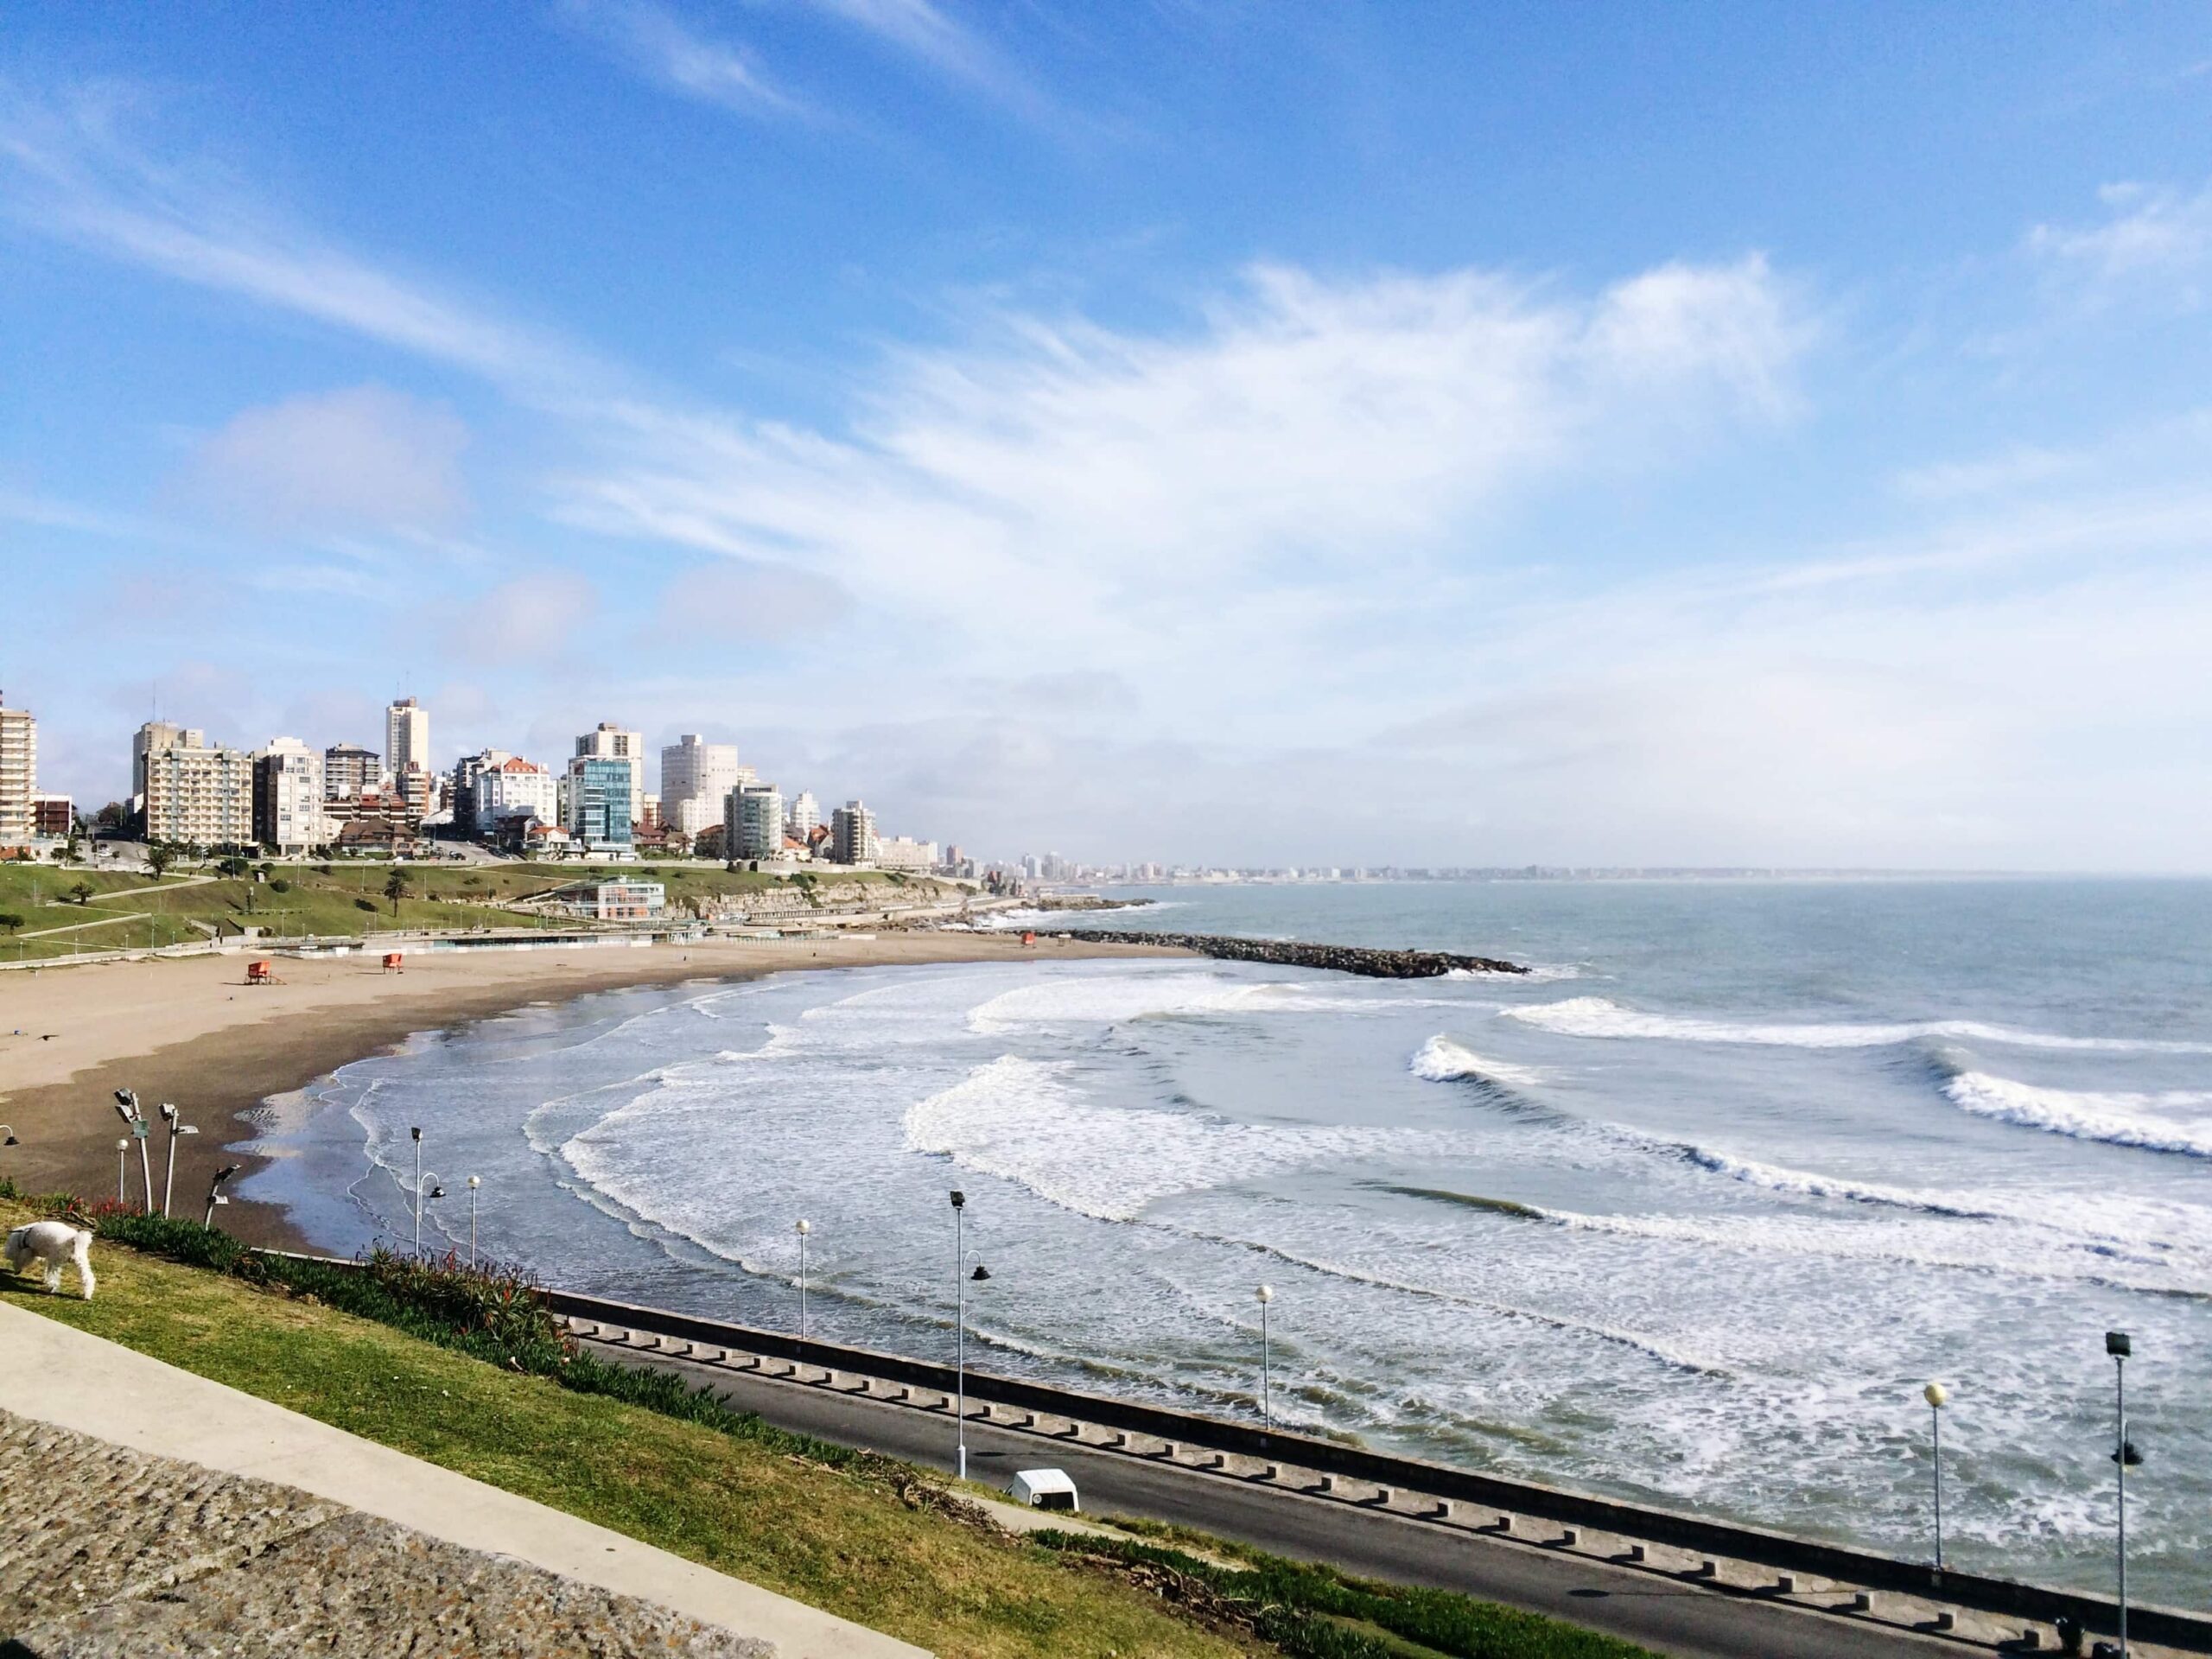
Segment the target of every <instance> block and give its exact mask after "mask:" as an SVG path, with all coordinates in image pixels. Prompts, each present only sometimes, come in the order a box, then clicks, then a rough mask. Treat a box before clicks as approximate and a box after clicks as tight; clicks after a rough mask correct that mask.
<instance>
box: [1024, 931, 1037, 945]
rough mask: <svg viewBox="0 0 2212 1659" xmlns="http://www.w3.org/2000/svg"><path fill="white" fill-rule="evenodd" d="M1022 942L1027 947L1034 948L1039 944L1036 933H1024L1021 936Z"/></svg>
mask: <svg viewBox="0 0 2212 1659" xmlns="http://www.w3.org/2000/svg"><path fill="white" fill-rule="evenodd" d="M1021 942H1022V944H1026V945H1031V946H1033V945H1035V944H1036V943H1037V936H1036V935H1035V934H1034V933H1024V934H1023V935H1022V936H1021Z"/></svg>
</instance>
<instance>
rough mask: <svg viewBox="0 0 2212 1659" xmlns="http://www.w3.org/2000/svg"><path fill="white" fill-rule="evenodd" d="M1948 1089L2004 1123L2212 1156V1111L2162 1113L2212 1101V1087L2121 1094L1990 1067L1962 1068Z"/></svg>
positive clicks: (1954, 1098) (1963, 1104)
mask: <svg viewBox="0 0 2212 1659" xmlns="http://www.w3.org/2000/svg"><path fill="white" fill-rule="evenodd" d="M1943 1092H1944V1094H1946V1095H1947V1096H1949V1097H1950V1100H1951V1103H1952V1104H1953V1105H1955V1106H1957V1107H1958V1108H1960V1109H1961V1110H1962V1111H1967V1112H1971V1113H1973V1114H1974V1116H1976V1117H1987V1118H1993V1119H1995V1120H1996V1121H1997V1122H2000V1123H2017V1124H2019V1125H2020V1126H2022V1127H2023V1128H2031V1129H2043V1130H2045V1131H2047V1132H2049V1133H2050V1134H2052V1135H2069V1136H2071V1137H2072V1138H2073V1139H2075V1140H2076V1141H2101V1142H2102V1143H2104V1144H2105V1145H2107V1146H2112V1147H2139V1148H2140V1149H2141V1150H2143V1151H2145V1152H2164V1153H2173V1154H2178V1155H2179V1156H2182V1157H2185V1158H2212V1116H2194V1117H2169V1116H2161V1115H2160V1114H2161V1113H2163V1112H2169V1111H2174V1110H2176V1109H2187V1108H2190V1107H2204V1106H2212V1091H2207V1090H2182V1089H2177V1090H2168V1091H2166V1092H2164V1093H2161V1094H2119V1093H2099V1092H2094V1091H2089V1090H2068V1089H2044V1088H2038V1087H2037V1086H2036V1085H2034V1084H2025V1083H2015V1082H2013V1081H2012V1079H2011V1078H2009V1077H1992V1076H1990V1075H1989V1074H1988V1073H1987V1072H1986V1071H1960V1072H1957V1073H1956V1074H1955V1075H1954V1076H1953V1077H1950V1078H1949V1079H1948V1081H1947V1082H1946V1083H1945V1084H1943Z"/></svg>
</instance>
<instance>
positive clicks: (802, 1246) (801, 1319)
mask: <svg viewBox="0 0 2212 1659" xmlns="http://www.w3.org/2000/svg"><path fill="white" fill-rule="evenodd" d="M795 1230H796V1231H797V1232H798V1339H799V1340H800V1341H801V1342H804V1341H805V1340H806V1236H807V1235H808V1234H809V1233H810V1232H812V1231H813V1230H814V1224H813V1223H812V1222H810V1221H809V1220H808V1219H807V1218H806V1217H804V1216H801V1217H799V1219H798V1226H797V1228H796V1229H795Z"/></svg>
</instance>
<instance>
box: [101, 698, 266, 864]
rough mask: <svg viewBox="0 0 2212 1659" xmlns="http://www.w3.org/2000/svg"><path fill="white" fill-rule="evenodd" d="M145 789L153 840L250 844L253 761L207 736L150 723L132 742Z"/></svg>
mask: <svg viewBox="0 0 2212 1659" xmlns="http://www.w3.org/2000/svg"><path fill="white" fill-rule="evenodd" d="M131 754H132V759H133V762H134V765H135V766H136V767H137V769H138V770H139V771H140V772H141V773H142V776H143V780H144V787H143V790H142V791H140V795H141V800H142V804H141V806H140V809H139V810H140V813H141V816H142V817H143V819H144V821H145V835H146V839H147V840H149V841H168V842H188V843H190V844H192V845H194V846H200V847H232V846H248V845H251V844H252V842H253V841H254V833H253V758H252V757H251V755H249V754H247V753H245V750H243V749H226V748H224V747H221V746H220V745H219V744H211V743H209V742H208V741H207V734H206V733H205V732H200V731H194V730H190V729H188V728H181V727H176V726H170V725H168V724H166V723H165V722H163V721H147V722H146V724H145V725H143V726H142V727H140V728H138V734H137V738H136V739H135V740H134V741H132V744H131Z"/></svg>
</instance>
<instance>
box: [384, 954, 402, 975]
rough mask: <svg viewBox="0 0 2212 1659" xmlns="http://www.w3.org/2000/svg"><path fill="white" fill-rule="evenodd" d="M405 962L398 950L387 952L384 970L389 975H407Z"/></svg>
mask: <svg viewBox="0 0 2212 1659" xmlns="http://www.w3.org/2000/svg"><path fill="white" fill-rule="evenodd" d="M404 962H405V958H404V957H402V956H401V955H400V954H399V952H398V951H397V950H387V951H385V953H384V970H385V972H386V973H387V974H404V973H405V972H406V971H407V969H406V968H405V966H404Z"/></svg>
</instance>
